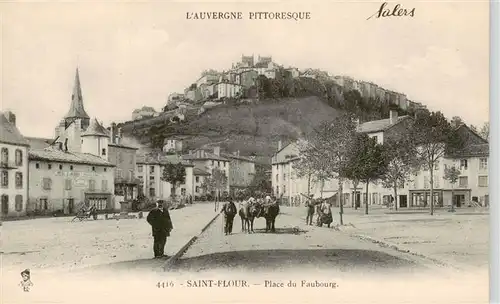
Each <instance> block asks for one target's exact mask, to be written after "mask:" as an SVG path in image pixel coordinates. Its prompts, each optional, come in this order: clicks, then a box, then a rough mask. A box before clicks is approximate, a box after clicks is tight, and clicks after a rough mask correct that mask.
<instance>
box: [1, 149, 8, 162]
mask: <svg viewBox="0 0 500 304" xmlns="http://www.w3.org/2000/svg"><path fill="white" fill-rule="evenodd" d="M8 162H9V149H7V148H2V163H4V164H6V163H8Z"/></svg>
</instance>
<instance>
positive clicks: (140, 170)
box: [137, 165, 143, 173]
mask: <svg viewBox="0 0 500 304" xmlns="http://www.w3.org/2000/svg"><path fill="white" fill-rule="evenodd" d="M142 170H143V167H142V165H139V166H137V172H139V173H141V172H142Z"/></svg>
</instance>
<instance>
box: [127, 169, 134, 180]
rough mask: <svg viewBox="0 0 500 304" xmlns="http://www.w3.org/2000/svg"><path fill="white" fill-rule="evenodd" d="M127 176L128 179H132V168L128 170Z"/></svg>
mask: <svg viewBox="0 0 500 304" xmlns="http://www.w3.org/2000/svg"><path fill="white" fill-rule="evenodd" d="M128 178H129V180H132V179H134V170H128Z"/></svg>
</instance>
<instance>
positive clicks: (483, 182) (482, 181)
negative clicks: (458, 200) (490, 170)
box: [477, 176, 488, 187]
mask: <svg viewBox="0 0 500 304" xmlns="http://www.w3.org/2000/svg"><path fill="white" fill-rule="evenodd" d="M477 185H478V186H479V187H488V176H478V179H477Z"/></svg>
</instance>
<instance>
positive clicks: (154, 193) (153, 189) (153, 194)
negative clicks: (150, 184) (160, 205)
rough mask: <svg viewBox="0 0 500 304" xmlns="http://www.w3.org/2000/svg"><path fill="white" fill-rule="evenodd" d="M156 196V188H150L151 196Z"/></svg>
mask: <svg viewBox="0 0 500 304" xmlns="http://www.w3.org/2000/svg"><path fill="white" fill-rule="evenodd" d="M155 195H156V192H155V188H149V196H153V197H154V196H155Z"/></svg>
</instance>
